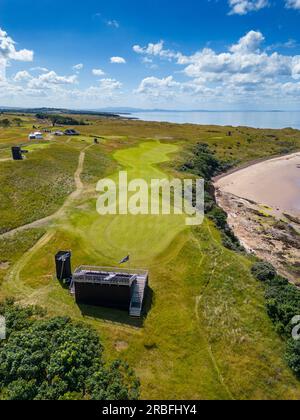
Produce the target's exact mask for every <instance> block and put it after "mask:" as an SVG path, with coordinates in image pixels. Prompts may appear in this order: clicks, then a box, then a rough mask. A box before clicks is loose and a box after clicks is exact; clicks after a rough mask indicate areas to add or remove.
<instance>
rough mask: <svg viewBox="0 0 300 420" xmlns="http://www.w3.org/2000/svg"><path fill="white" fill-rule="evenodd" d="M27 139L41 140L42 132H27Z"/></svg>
mask: <svg viewBox="0 0 300 420" xmlns="http://www.w3.org/2000/svg"><path fill="white" fill-rule="evenodd" d="M28 140H43V134H42V133H41V132H40V131H35V132H34V133H30V134H29V136H28Z"/></svg>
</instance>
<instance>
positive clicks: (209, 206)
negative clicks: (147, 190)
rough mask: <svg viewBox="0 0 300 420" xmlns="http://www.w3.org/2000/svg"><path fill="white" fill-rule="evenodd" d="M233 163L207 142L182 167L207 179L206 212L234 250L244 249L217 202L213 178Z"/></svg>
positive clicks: (226, 243)
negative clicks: (212, 149) (215, 151)
mask: <svg viewBox="0 0 300 420" xmlns="http://www.w3.org/2000/svg"><path fill="white" fill-rule="evenodd" d="M230 167H232V163H230V162H221V161H220V160H218V159H217V158H216V157H215V155H214V153H213V152H212V151H211V150H210V148H209V146H208V145H207V144H205V143H198V144H197V145H196V146H195V148H194V150H193V156H192V157H191V158H190V159H189V160H188V161H187V162H186V163H185V164H184V165H183V166H182V167H181V170H182V171H186V172H187V171H188V172H190V173H193V174H195V175H197V176H199V177H202V178H204V180H205V196H204V199H205V203H204V209H205V214H207V216H208V217H209V218H210V219H211V220H212V221H213V222H214V223H215V224H216V226H217V227H218V228H219V229H220V230H221V232H222V242H223V245H224V246H225V247H226V248H228V249H231V250H233V251H243V250H244V249H243V247H242V246H241V244H240V242H239V240H238V239H237V238H236V237H235V235H234V233H233V232H232V230H231V229H230V227H229V226H228V223H227V214H226V213H225V212H224V210H222V209H221V208H220V207H219V206H218V205H217V203H216V200H215V197H214V193H213V192H212V191H213V186H212V183H211V180H212V178H213V177H214V176H216V175H218V174H220V173H222V172H225V171H226V170H228V169H229V168H230Z"/></svg>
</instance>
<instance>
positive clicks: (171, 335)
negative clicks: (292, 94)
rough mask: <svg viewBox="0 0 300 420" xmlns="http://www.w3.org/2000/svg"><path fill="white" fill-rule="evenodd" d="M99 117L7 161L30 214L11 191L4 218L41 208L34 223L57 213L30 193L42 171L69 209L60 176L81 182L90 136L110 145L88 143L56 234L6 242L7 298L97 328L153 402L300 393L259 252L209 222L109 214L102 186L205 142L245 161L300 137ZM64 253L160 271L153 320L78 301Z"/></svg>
mask: <svg viewBox="0 0 300 420" xmlns="http://www.w3.org/2000/svg"><path fill="white" fill-rule="evenodd" d="M91 123H92V125H90V126H85V127H82V128H80V130H81V131H82V134H83V137H80V138H76V139H71V140H69V139H64V140H60V141H57V140H55V141H54V143H53V144H52V145H51V146H49V147H45V148H44V147H41V148H39V149H38V150H35V151H34V152H33V153H32V154H31V155H30V159H28V160H27V161H26V162H22V163H21V166H17V165H15V164H14V163H10V162H9V163H4V162H2V163H0V168H1V176H0V185H1V186H2V185H6V184H4V183H6V182H10V183H9V184H8V185H9V186H8V187H6V188H7V196H8V195H9V192H10V193H11V192H12V191H15V193H14V195H15V200H16V202H17V203H18V207H16V209H20V211H19V212H18V211H17V210H16V209H15V207H13V206H16V204H15V203H13V202H11V201H9V198H7V197H6V200H7V201H6V202H5V205H4V206H3V207H1V208H0V214H1V221H2V220H6V224H5V226H6V227H10V226H18V225H19V224H20V219H21V217H23V218H24V217H25V216H26V220H31V219H30V217H29V215H30V214H31V213H32V211H33V210H32V209H34V217H35V218H36V217H43V216H45V215H47V214H49V213H48V210H49V211H50V208H49V205H47V211H46V209H45V207H44V206H41V201H39V198H36V199H33V200H31V201H30V200H29V197H30V196H31V197H34V194H35V191H36V190H37V188H38V187H37V185H39V182H40V179H41V178H42V179H44V180H45V182H46V184H47V185H52V188H49V190H47V191H48V193H47V197H45V198H43V200H42V202H43V201H44V199H45V200H48V199H49V200H50V201H51V203H53V208H51V211H53V210H54V208H55V211H56V210H57V208H59V206H60V205H61V204H62V201H64V200H65V198H66V196H67V195H68V194H69V193H70V191H71V190H72V189H74V187H71V188H70V189H69V190H68V191H67V190H62V192H61V194H60V195H59V196H57V195H56V194H57V191H56V190H57V188H58V185H60V186H61V185H62V184H60V183H58V184H53V179H56V178H55V176H54V173H57V171H61V172H63V173H65V174H66V179H70V180H71V179H72V180H73V175H74V174H73V173H74V171H75V170H76V167H77V163H78V155H79V153H80V151H82V150H83V148H84V147H86V146H87V145H88V144H92V137H90V136H95V135H98V136H101V137H102V140H101V144H100V145H96V146H91V147H90V148H89V149H88V150H86V152H85V162H84V168H83V173H82V175H81V179H82V181H83V182H84V188H83V190H82V191H81V194H80V195H78V196H77V197H75V198H74V199H73V200H71V201H70V202H69V203H68V205H67V207H66V208H65V210H64V212H63V213H62V214H61V215H60V217H59V218H57V219H55V220H53V221H52V222H51V223H50V224H49V226H48V227H47V228H45V232H44V231H41V230H33V231H31V230H30V231H26V232H22V233H21V234H20V237H19V236H15V237H12V238H9V239H2V240H0V251H1V252H2V253H1V257H0V263H1V262H2V264H3V263H5V262H6V263H8V266H7V265H6V266H3V267H4V268H2V270H1V269H0V275H1V276H2V277H0V279H1V278H2V283H1V285H0V297H4V296H15V297H16V298H17V299H18V300H20V301H22V302H23V303H35V304H39V305H42V306H44V307H46V308H47V309H48V312H49V314H50V315H69V316H71V317H72V318H74V319H78V320H82V321H84V322H88V323H90V324H91V325H93V326H94V327H95V328H96V329H97V330H98V331H99V334H100V335H101V336H102V337H103V340H104V341H105V343H106V349H107V357H108V358H114V357H116V356H118V355H120V356H122V357H123V358H125V359H126V360H128V362H129V363H130V364H131V365H132V366H133V367H134V368H135V370H136V372H137V374H138V376H139V377H140V379H141V383H142V397H144V398H151V399H152V398H159V399H161V398H165V399H171V398H180V399H184V398H186V399H193V398H199V399H202V398H203V399H250V398H258V399H288V398H294V399H296V398H297V399H299V398H300V386H299V383H298V382H297V381H296V379H295V378H294V377H293V375H292V374H291V372H290V371H289V369H288V368H287V366H286V365H285V363H284V361H283V360H282V342H281V340H280V339H279V338H278V336H277V335H276V333H275V332H274V330H273V326H272V324H271V322H270V320H269V318H268V316H267V314H266V312H265V307H264V298H263V295H264V291H263V289H262V288H261V285H260V284H259V283H258V282H257V281H256V280H254V278H253V277H252V276H251V274H250V266H251V260H250V258H247V257H244V256H240V255H238V254H235V253H233V252H230V251H228V250H226V249H224V248H223V246H222V245H221V239H220V235H219V232H218V231H217V230H216V228H215V227H214V226H213V224H212V223H211V222H209V221H207V220H206V221H205V223H204V224H203V225H202V226H200V227H198V228H187V227H186V225H185V223H184V218H183V217H182V216H170V217H165V216H162V217H153V216H137V217H133V216H104V217H100V216H99V215H98V214H97V213H96V200H97V193H96V191H95V185H96V182H97V180H98V179H99V178H100V177H103V176H105V175H109V176H110V177H112V178H115V179H116V178H117V174H118V171H119V169H127V170H128V173H129V178H130V179H132V178H135V177H142V178H146V179H147V180H149V179H151V178H153V177H154V178H163V177H166V176H168V174H170V173H171V171H172V172H173V173H174V170H175V167H176V165H179V164H180V162H181V161H182V160H183V159H186V158H187V157H188V156H189V153H190V148H191V146H192V145H193V144H194V143H195V142H196V141H198V140H200V141H206V142H207V143H209V144H210V145H211V147H212V148H214V147H215V148H216V153H217V154H218V155H219V156H220V157H223V158H227V159H228V160H235V161H239V162H244V161H245V160H247V159H254V158H257V157H262V156H266V155H270V154H276V153H280V152H282V151H283V148H285V149H287V148H288V149H289V150H292V149H294V148H295V147H298V148H299V146H300V135H299V133H298V132H297V131H295V130H284V131H275V130H272V131H267V130H252V129H234V130H233V132H234V133H233V136H232V137H227V132H228V130H229V129H228V128H222V127H197V126H191V125H185V126H176V125H172V124H158V123H157V124H156V123H155V124H151V123H142V122H133V121H131V122H126V121H110V120H95V119H91ZM20 130H21V131H22V129H20ZM269 136H276V138H277V139H276V138H275V137H269ZM248 137H250V138H251V141H250V142H249V138H248ZM3 141H4V140H3ZM10 144H11V141H10V140H9V141H8V142H7V143H6V145H10ZM215 144H216V146H214V145H215ZM258 145H260V147H258ZM40 158H43V165H39V163H38V162H39V160H40ZM5 165H8V166H5ZM19 168H21V169H19ZM36 168H38V169H36ZM2 169H4V171H2ZM8 171H9V173H10V176H8ZM59 173H60V172H59ZM51 174H52V175H51ZM1 177H3V178H1ZM52 177H53V178H52ZM9 178H12V180H11V181H10V179H9ZM16 179H22V182H24V184H23V188H24V189H25V193H26V194H27V195H28V196H27V198H26V199H25V198H24V197H23V196H22V195H20V193H19V192H16V191H17V188H16V185H15V184H14V183H15V182H17V181H16ZM24 180H27V183H25V181H24ZM29 180H31V182H29ZM18 182H21V181H18ZM70 182H71V181H70ZM70 185H71V184H70ZM59 188H60V187H59ZM29 201H30V202H29ZM21 203H23V205H21ZM9 209H10V211H9ZM3 215H4V218H3ZM1 226H2V224H1ZM5 249H6V251H5V252H6V253H4V250H5ZM59 249H72V251H73V265H74V266H76V265H79V264H82V263H84V264H96V265H102V264H103V265H115V264H116V262H117V261H119V259H120V258H122V257H124V256H125V255H126V253H128V252H130V253H131V255H132V262H131V264H132V265H133V266H137V267H141V266H142V267H145V268H149V270H150V286H151V289H152V291H151V296H150V297H149V299H148V302H147V307H148V309H149V312H148V316H147V317H146V319H145V320H144V322H143V323H141V322H139V321H137V320H134V319H131V318H129V317H128V316H127V314H126V313H124V312H120V311H113V310H108V309H101V308H87V307H80V308H79V307H77V306H76V305H75V303H74V300H73V298H72V297H71V296H70V294H69V293H68V290H66V289H64V288H63V287H62V286H61V285H60V284H59V283H58V282H57V281H56V280H55V278H54V274H53V273H54V264H53V256H54V254H55V253H56V252H57V250H59Z"/></svg>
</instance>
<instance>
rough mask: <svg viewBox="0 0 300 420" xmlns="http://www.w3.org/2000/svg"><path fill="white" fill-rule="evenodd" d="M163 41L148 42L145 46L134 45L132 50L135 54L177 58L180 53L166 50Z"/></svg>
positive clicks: (169, 58)
mask: <svg viewBox="0 0 300 420" xmlns="http://www.w3.org/2000/svg"><path fill="white" fill-rule="evenodd" d="M164 45H165V43H164V41H159V42H157V43H152V42H150V43H149V44H148V45H147V46H146V47H141V46H140V45H134V46H133V48H132V49H133V51H134V52H135V53H137V54H141V55H145V56H153V57H159V58H165V59H168V60H171V59H174V58H177V59H178V58H179V57H180V53H176V52H174V51H172V50H168V49H165V48H164Z"/></svg>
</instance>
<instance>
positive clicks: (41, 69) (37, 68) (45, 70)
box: [30, 67, 49, 73]
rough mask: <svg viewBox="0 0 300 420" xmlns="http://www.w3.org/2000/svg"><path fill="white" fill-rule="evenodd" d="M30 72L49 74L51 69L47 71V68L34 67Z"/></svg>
mask: <svg viewBox="0 0 300 420" xmlns="http://www.w3.org/2000/svg"><path fill="white" fill-rule="evenodd" d="M30 71H39V72H41V73H48V72H49V69H47V68H46V67H32V68H31V69H30Z"/></svg>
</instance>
